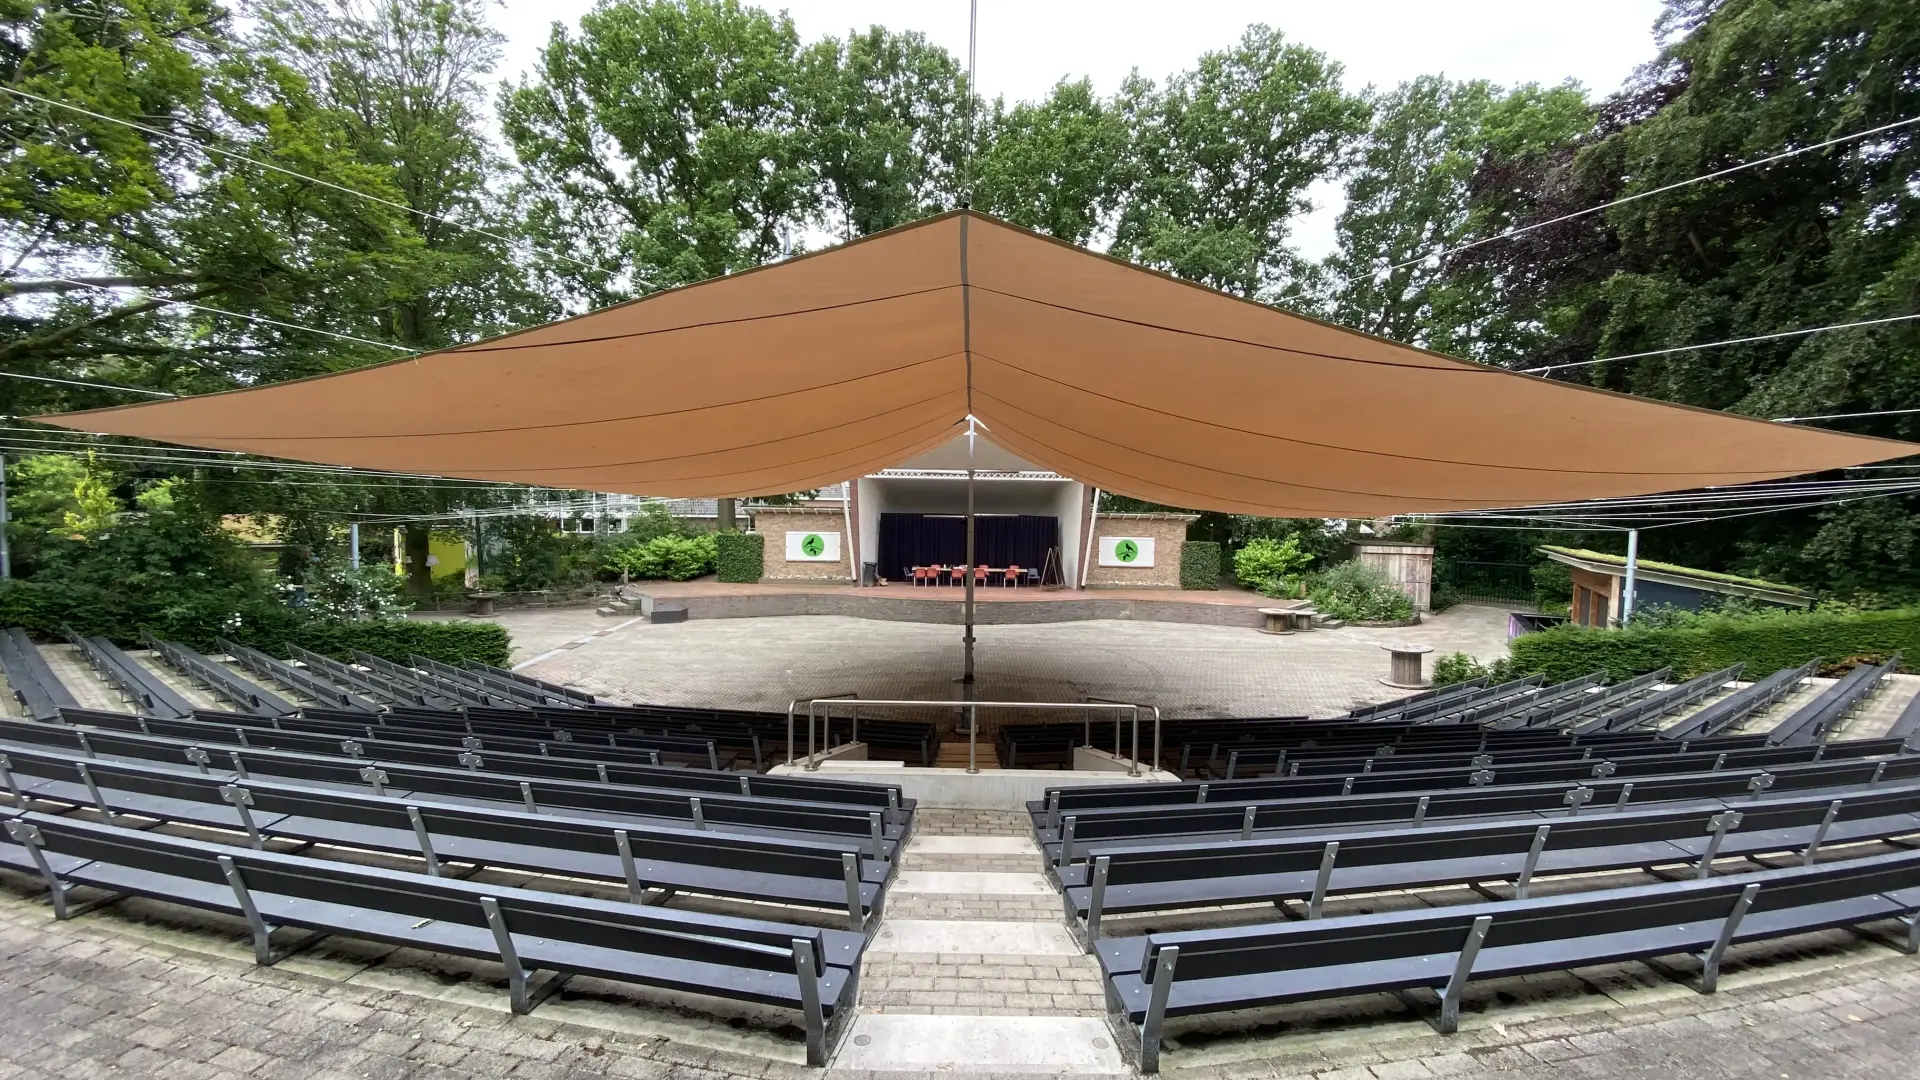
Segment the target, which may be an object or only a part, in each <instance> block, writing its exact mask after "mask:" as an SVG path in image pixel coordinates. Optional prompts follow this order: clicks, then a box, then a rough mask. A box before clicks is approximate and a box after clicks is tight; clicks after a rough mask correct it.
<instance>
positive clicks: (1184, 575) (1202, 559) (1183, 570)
mask: <svg viewBox="0 0 1920 1080" xmlns="http://www.w3.org/2000/svg"><path fill="white" fill-rule="evenodd" d="M1180 587H1181V588H1183V589H1218V588H1219V587H1220V545H1219V544H1216V543H1214V542H1213V541H1211V540H1187V541H1183V542H1182V543H1181V544H1180Z"/></svg>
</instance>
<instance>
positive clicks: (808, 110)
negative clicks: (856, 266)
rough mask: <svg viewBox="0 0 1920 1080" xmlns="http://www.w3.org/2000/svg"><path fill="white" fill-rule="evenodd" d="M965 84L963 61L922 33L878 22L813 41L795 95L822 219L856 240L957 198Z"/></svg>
mask: <svg viewBox="0 0 1920 1080" xmlns="http://www.w3.org/2000/svg"><path fill="white" fill-rule="evenodd" d="M965 82H966V79H965V77H964V76H963V75H962V73H961V71H960V64H959V62H958V61H956V60H955V59H954V58H953V56H952V55H951V54H949V53H948V52H947V51H946V50H945V49H942V48H940V47H939V46H937V45H933V44H931V43H929V42H928V41H927V39H926V38H925V36H923V35H921V34H918V33H913V32H908V33H900V34H896V33H893V32H891V31H889V30H887V29H886V28H884V27H880V26H875V27H871V28H869V29H868V30H867V31H866V32H864V33H849V34H848V35H847V38H846V40H844V41H842V40H841V39H839V38H826V39H823V40H821V41H818V42H815V43H814V44H812V45H810V46H808V47H807V48H806V49H805V50H804V51H803V52H802V53H801V54H800V56H799V58H798V60H797V62H796V66H795V84H794V96H795V98H796V100H797V101H798V103H799V125H800V131H799V135H800V138H801V140H802V141H803V142H804V144H805V146H804V150H803V153H804V155H805V158H806V160H807V161H808V162H810V163H811V165H812V167H813V168H814V169H816V170H817V171H818V178H819V181H818V182H819V184H820V186H821V188H822V192H821V198H822V201H821V205H820V209H819V213H820V216H821V223H822V224H823V225H825V226H826V227H827V228H828V229H829V230H831V231H832V232H834V233H836V234H837V235H839V236H840V237H842V238H843V239H849V240H850V239H852V238H854V237H856V236H865V235H866V234H868V233H873V232H879V231H880V230H882V229H890V228H892V227H893V226H895V225H902V224H905V223H906V222H909V221H913V220H916V219H918V218H922V217H926V216H929V215H931V214H936V213H939V212H940V211H942V210H945V209H948V208H950V207H951V206H953V205H954V203H955V202H956V201H957V199H958V194H957V193H958V190H959V172H960V167H961V163H962V160H963V158H964V153H965V110H966V94H967V90H966V86H965Z"/></svg>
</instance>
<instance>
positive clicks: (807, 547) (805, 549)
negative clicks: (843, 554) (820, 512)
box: [800, 533, 827, 559]
mask: <svg viewBox="0 0 1920 1080" xmlns="http://www.w3.org/2000/svg"><path fill="white" fill-rule="evenodd" d="M825 550H827V542H826V540H824V539H822V538H821V536H820V534H819V533H808V534H807V535H806V536H805V537H804V538H803V539H802V540H801V541H800V553H801V554H803V555H805V556H806V557H807V558H809V559H817V558H819V557H820V553H821V552H823V551H825Z"/></svg>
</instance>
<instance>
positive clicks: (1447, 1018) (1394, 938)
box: [1096, 851, 1920, 1073]
mask: <svg viewBox="0 0 1920 1080" xmlns="http://www.w3.org/2000/svg"><path fill="white" fill-rule="evenodd" d="M1916 910H1920V852H1910V851H1904V852H1899V853H1897V854H1892V855H1880V856H1871V857H1868V858H1863V859H1855V860H1847V861H1843V862H1831V863H1823V864H1818V865H1814V866H1805V867H1791V868H1787V869H1782V870H1767V871H1761V872H1757V873H1751V874H1739V875H1729V876H1726V877H1713V878H1708V879H1706V880H1703V881H1684V882H1678V883H1663V884H1657V885H1644V886H1635V887H1631V888H1622V889H1608V890H1603V891H1598V892H1584V893H1569V894H1565V895H1559V896H1550V897H1532V898H1529V899H1525V900H1507V901H1499V902H1491V903H1484V904H1463V905H1460V906H1457V907H1447V908H1441V909H1437V910H1435V909H1418V910H1412V911H1394V912H1382V913H1380V914H1376V915H1358V916H1352V917H1347V918H1339V919H1323V920H1318V921H1315V922H1296V923H1282V924H1271V925H1262V926H1250V927H1239V928H1235V929H1230V930H1200V931H1188V932H1182V933H1156V934H1149V935H1146V936H1143V937H1134V938H1119V939H1107V940H1104V941H1101V942H1100V943H1099V946H1098V948H1097V950H1096V952H1097V953H1098V955H1099V958H1100V965H1101V969H1102V972H1103V974H1104V976H1105V978H1106V980H1107V998H1108V1004H1109V1007H1110V1008H1111V1009H1112V1011H1113V1014H1114V1017H1115V1020H1116V1025H1115V1026H1116V1027H1118V1028H1121V1029H1122V1030H1125V1031H1128V1032H1131V1033H1133V1034H1134V1035H1135V1037H1136V1040H1137V1041H1135V1042H1134V1043H1133V1045H1132V1046H1131V1047H1130V1049H1135V1050H1137V1051H1138V1053H1139V1060H1140V1067H1141V1071H1143V1072H1149V1073H1151V1072H1157V1071H1158V1070H1159V1064H1160V1060H1159V1059H1160V1041H1161V1032H1162V1026H1163V1024H1164V1023H1165V1021H1166V1019H1167V1018H1168V1017H1177V1016H1191V1015H1196V1014H1203V1013H1213V1012H1226V1011H1231V1010H1238V1009H1251V1008H1259V1007H1263V1006H1271V1005H1281V1004H1286V1003H1289V1002H1297V1001H1308V1000H1314V999H1320V998H1335V997H1344V996H1347V995H1351V994H1364V993H1375V992H1380V991H1405V990H1410V989H1415V988H1422V987H1424V988H1429V989H1433V990H1437V991H1439V995H1440V1011H1439V1015H1438V1016H1437V1017H1436V1018H1435V1020H1434V1024H1435V1026H1436V1027H1438V1028H1439V1029H1440V1030H1441V1031H1442V1032H1452V1031H1454V1030H1455V1029H1456V1028H1457V1026H1458V1024H1459V1017H1460V1000H1461V995H1462V993H1463V991H1464V990H1465V988H1466V985H1467V982H1468V980H1469V979H1476V978H1495V977H1501V976H1514V975H1525V974H1530V973H1533V972H1539V971H1558V970H1564V969H1566V968H1573V967H1582V966H1587V965H1593V964H1606V963H1618V962H1621V961H1626V960H1636V959H1643V958H1646V957H1653V956H1665V955H1672V954H1675V953H1689V952H1691V953H1699V954H1700V956H1701V965H1702V971H1701V977H1700V983H1699V989H1700V990H1701V991H1702V992H1704V993H1711V992H1713V990H1714V989H1715V988H1716V986H1717V984H1718V979H1719V969H1720V963H1721V960H1722V958H1723V957H1724V955H1725V953H1726V950H1727V948H1728V946H1729V945H1731V944H1733V943H1735V942H1743V941H1758V940H1764V939H1768V938H1774V937H1784V936H1789V935H1793V934H1801V933H1808V932H1812V931H1817V930H1825V929H1831V928H1833V927H1837V926H1858V925H1862V924H1866V923H1872V922H1876V921H1880V920H1884V919H1894V918H1900V919H1903V920H1904V921H1905V925H1906V935H1905V939H1904V943H1903V945H1904V948H1905V949H1906V951H1908V952H1913V951H1915V949H1916V948H1920V922H1916V920H1915V919H1914V918H1913V913H1914V912H1915V911H1916Z"/></svg>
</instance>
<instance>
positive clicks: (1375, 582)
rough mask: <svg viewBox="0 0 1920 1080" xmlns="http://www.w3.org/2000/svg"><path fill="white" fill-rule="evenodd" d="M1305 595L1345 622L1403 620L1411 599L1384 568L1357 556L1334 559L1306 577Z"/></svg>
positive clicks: (1410, 609) (1408, 616) (1407, 616)
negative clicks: (1345, 559) (1347, 558)
mask: <svg viewBox="0 0 1920 1080" xmlns="http://www.w3.org/2000/svg"><path fill="white" fill-rule="evenodd" d="M1307 597H1308V598H1309V599H1311V600H1312V601H1313V606H1314V607H1315V608H1316V609H1317V610H1319V611H1320V612H1321V613H1322V614H1325V615H1331V616H1333V617H1334V618H1336V619H1340V620H1343V621H1345V622H1404V621H1405V620H1407V619H1411V618H1413V600H1412V599H1411V598H1410V597H1408V596H1407V594H1406V593H1404V592H1401V591H1400V587H1399V586H1398V585H1395V584H1394V583H1393V579H1392V578H1390V577H1388V576H1387V572H1386V571H1385V570H1382V569H1380V568H1379V567H1377V566H1369V565H1367V564H1366V563H1363V562H1361V561H1360V560H1358V559H1350V560H1348V561H1346V562H1343V563H1335V564H1334V565H1332V566H1330V567H1328V568H1327V569H1325V570H1323V571H1321V572H1320V573H1317V574H1314V575H1312V576H1311V577H1309V578H1308V579H1307Z"/></svg>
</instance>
